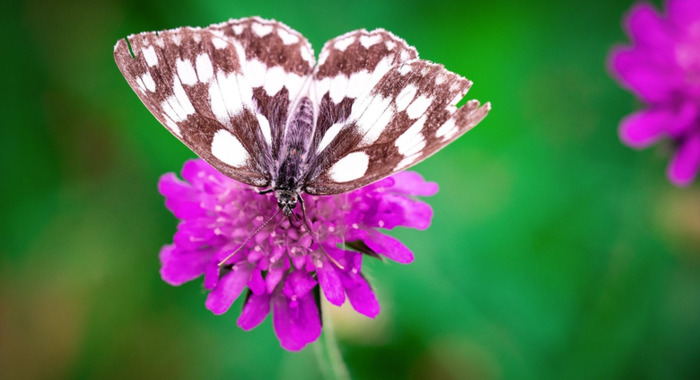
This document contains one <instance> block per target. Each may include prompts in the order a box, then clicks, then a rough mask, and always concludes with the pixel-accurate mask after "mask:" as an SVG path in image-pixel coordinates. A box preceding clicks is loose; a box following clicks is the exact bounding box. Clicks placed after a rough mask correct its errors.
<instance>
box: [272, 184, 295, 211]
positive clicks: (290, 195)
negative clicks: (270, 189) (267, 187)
mask: <svg viewBox="0 0 700 380" xmlns="http://www.w3.org/2000/svg"><path fill="white" fill-rule="evenodd" d="M275 196H276V197H277V204H278V205H279V208H280V209H282V212H284V215H285V216H289V215H291V214H292V211H293V210H294V208H295V207H297V193H296V192H294V191H289V190H276V191H275Z"/></svg>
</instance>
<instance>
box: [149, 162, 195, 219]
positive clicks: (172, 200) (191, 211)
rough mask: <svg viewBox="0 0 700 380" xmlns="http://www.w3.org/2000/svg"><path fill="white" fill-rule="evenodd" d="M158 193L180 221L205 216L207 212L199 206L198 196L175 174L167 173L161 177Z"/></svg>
mask: <svg viewBox="0 0 700 380" xmlns="http://www.w3.org/2000/svg"><path fill="white" fill-rule="evenodd" d="M158 192H159V193H161V194H162V195H163V196H164V197H165V207H167V208H168V210H170V211H171V212H172V213H173V215H175V217H176V218H178V219H187V218H195V217H198V216H203V215H205V211H204V210H203V209H202V207H200V205H199V197H198V194H197V193H196V192H195V191H194V190H193V189H192V188H191V187H190V185H189V184H188V183H186V182H183V181H181V180H179V179H178V178H177V176H175V174H174V173H166V174H163V175H162V176H161V177H160V179H159V180H158Z"/></svg>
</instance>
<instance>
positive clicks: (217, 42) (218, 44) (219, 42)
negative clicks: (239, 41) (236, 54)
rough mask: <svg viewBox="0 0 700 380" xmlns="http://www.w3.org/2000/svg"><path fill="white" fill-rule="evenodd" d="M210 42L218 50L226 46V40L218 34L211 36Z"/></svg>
mask: <svg viewBox="0 0 700 380" xmlns="http://www.w3.org/2000/svg"><path fill="white" fill-rule="evenodd" d="M211 43H212V45H214V48H215V49H218V50H221V49H224V48H226V46H228V42H226V40H224V39H223V38H221V37H218V36H212V38H211Z"/></svg>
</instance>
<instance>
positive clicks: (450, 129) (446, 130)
mask: <svg viewBox="0 0 700 380" xmlns="http://www.w3.org/2000/svg"><path fill="white" fill-rule="evenodd" d="M455 132H457V127H456V126H455V120H454V119H453V118H451V119H449V120H447V121H446V122H445V124H443V125H441V126H440V128H438V129H437V131H435V136H437V137H443V138H446V139H449V138H450V137H452V136H453V135H454V134H455Z"/></svg>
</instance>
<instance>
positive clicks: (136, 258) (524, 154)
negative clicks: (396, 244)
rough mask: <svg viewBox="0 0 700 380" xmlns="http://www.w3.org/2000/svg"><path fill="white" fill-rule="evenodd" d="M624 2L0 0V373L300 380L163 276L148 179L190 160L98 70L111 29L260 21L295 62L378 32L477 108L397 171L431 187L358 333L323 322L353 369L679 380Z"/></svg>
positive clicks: (116, 76) (671, 230)
mask: <svg viewBox="0 0 700 380" xmlns="http://www.w3.org/2000/svg"><path fill="white" fill-rule="evenodd" d="M630 5H631V2H629V1H610V2H597V4H593V3H591V2H560V1H554V0H552V1H537V2H522V1H507V2H485V1H455V2H448V1H442V0H434V1H430V2H418V1H405V0H403V1H400V0H389V1H382V2H379V1H369V0H359V1H354V2H337V3H336V2H327V3H317V2H314V1H302V0H298V1H274V2H262V1H250V2H245V3H239V2H231V1H223V0H206V1H186V2H182V3H179V4H173V3H172V2H171V1H165V0H151V1H148V2H137V1H127V2H123V3H118V2H116V1H106V2H90V1H87V0H66V1H62V2H54V3H50V4H47V3H46V2H42V1H38V0H28V1H25V2H24V3H21V4H19V3H17V4H15V3H14V2H7V3H5V4H3V5H1V6H0V8H1V9H0V11H2V13H1V14H3V22H2V23H0V25H1V26H0V27H1V28H3V29H2V33H1V34H2V36H3V38H4V39H5V40H4V43H3V47H4V51H5V53H4V54H3V65H4V66H3V67H5V70H3V73H2V74H3V85H2V99H1V100H2V101H1V102H0V104H1V105H0V107H2V108H0V110H1V111H2V118H3V123H2V132H3V136H2V138H1V139H0V162H2V165H3V166H2V177H3V179H2V181H0V210H2V211H0V215H1V218H0V241H2V246H1V247H0V371H1V372H2V373H3V374H4V375H5V376H3V377H4V378H53V377H58V378H76V377H81V378H154V377H160V378H169V379H172V378H318V377H320V376H321V370H320V369H319V367H318V364H317V363H316V359H315V357H314V352H313V348H310V349H307V350H306V351H304V352H302V353H288V352H285V351H283V350H282V349H281V348H279V344H278V342H277V340H276V339H275V337H274V335H273V331H272V326H271V323H270V320H269V318H268V320H267V321H266V322H265V323H264V324H263V326H261V327H260V328H257V329H255V330H254V331H251V332H243V331H241V330H240V329H238V328H237V327H236V324H235V321H236V318H237V314H238V310H240V306H241V303H240V301H239V302H237V303H236V304H235V305H234V307H233V308H232V310H231V312H229V313H228V314H226V315H224V316H219V317H217V316H214V315H212V314H211V313H210V312H209V311H207V310H206V309H205V308H204V298H205V297H204V292H203V291H202V289H201V285H200V284H199V283H196V282H193V283H190V284H186V285H183V286H182V287H179V288H174V287H171V286H169V285H167V284H165V283H164V282H162V281H161V280H160V278H159V275H158V269H159V263H158V258H157V253H158V250H159V248H160V246H161V245H163V244H165V243H168V242H170V241H171V239H172V234H173V232H174V231H175V225H176V221H175V220H174V218H173V217H172V216H171V215H170V214H169V213H168V211H167V210H166V209H165V208H164V206H163V200H162V198H161V197H160V195H158V193H157V191H156V183H157V180H158V177H159V175H161V174H162V173H165V172H168V171H177V170H179V168H180V167H181V165H182V163H183V161H184V160H185V159H187V158H189V157H192V156H193V154H192V153H191V152H189V151H188V150H187V148H185V147H184V146H183V145H182V144H180V143H179V142H177V140H175V139H174V138H172V137H171V136H170V135H169V133H168V132H167V131H166V130H165V129H164V128H161V127H160V126H159V125H158V123H157V122H156V120H155V119H154V118H153V117H152V116H151V115H150V114H149V113H148V111H147V110H146V108H145V107H143V106H142V105H141V103H140V102H139V100H138V99H137V97H136V96H135V95H134V94H133V92H132V91H131V89H130V88H129V87H128V85H127V84H126V82H125V81H124V79H123V78H122V77H121V74H120V73H119V71H118V69H117V67H116V65H115V64H114V62H113V59H112V46H113V45H114V43H115V42H116V41H117V40H118V39H119V38H122V37H124V36H126V35H127V34H131V33H135V32H139V31H142V30H158V29H165V28H173V27H177V26H181V25H199V26H205V25H208V24H210V23H214V22H220V21H223V20H225V19H228V18H239V17H245V16H250V15H260V16H263V17H266V18H275V19H278V20H280V21H283V22H285V23H286V24H288V25H290V26H291V27H293V28H295V29H297V30H299V31H300V32H302V33H303V34H304V35H306V36H307V37H308V38H309V39H310V40H311V42H312V44H313V45H314V46H315V47H316V49H317V50H318V49H319V48H320V47H321V46H322V44H323V42H324V41H325V40H327V39H330V38H332V37H334V36H336V35H338V34H341V33H344V32H346V31H349V30H352V29H357V28H367V29H372V28H375V27H383V28H386V29H388V30H391V31H392V32H394V33H395V34H397V35H399V36H401V37H403V38H405V39H406V40H407V41H408V42H409V43H410V44H413V45H414V46H416V47H417V49H418V51H419V52H420V54H421V56H422V57H423V58H425V59H429V60H433V61H436V62H440V63H443V64H444V65H445V66H446V67H447V68H448V69H450V70H452V71H455V72H457V73H460V74H463V75H464V76H466V77H468V78H469V79H471V80H473V81H474V83H475V84H474V87H473V88H472V90H471V91H470V93H469V94H468V97H469V98H478V99H480V100H482V101H486V100H488V101H491V102H492V104H493V111H492V112H491V114H490V115H489V116H488V117H487V118H486V120H485V121H484V122H483V123H482V124H481V125H479V126H478V127H477V128H476V129H474V130H473V131H471V132H469V133H468V134H467V135H466V136H465V137H463V138H462V139H460V140H459V141H457V142H455V143H454V144H452V145H451V146H449V147H448V148H446V149H445V150H443V151H442V152H440V153H439V154H438V155H436V156H435V157H433V158H431V159H429V160H428V161H426V162H425V163H422V164H420V165H419V166H418V167H417V168H416V170H417V171H419V172H421V173H422V174H423V175H424V176H425V177H426V178H427V179H429V180H433V181H437V182H438V183H439V184H440V187H441V191H440V193H438V195H437V196H435V197H433V198H432V199H429V202H430V203H431V204H432V206H433V208H434V212H435V217H434V222H433V225H432V227H431V228H430V229H429V230H427V231H424V232H410V233H409V232H408V231H396V233H395V236H398V237H400V238H401V239H402V241H404V242H405V243H406V244H407V245H408V246H409V247H411V248H412V249H413V250H414V252H415V254H416V261H415V263H413V264H411V265H409V266H401V265H398V264H388V263H382V262H378V261H367V262H366V267H367V268H368V271H369V274H370V276H371V277H372V281H373V285H374V288H375V289H376V290H377V292H378V294H379V297H380V302H381V304H382V306H383V310H382V313H381V314H380V316H379V317H378V318H377V320H375V321H368V320H366V319H364V318H363V317H360V316H355V315H353V313H351V312H350V313H348V312H346V310H340V311H337V312H334V314H333V318H334V321H335V323H334V324H335V329H336V332H337V334H338V339H339V343H340V349H341V351H342V352H343V355H344V357H345V361H346V363H347V365H348V367H349V369H350V372H351V374H352V375H353V376H354V378H392V377H396V378H476V379H497V378H506V379H560V378H566V379H578V378H580V379H591V378H596V379H606V378H659V379H668V378H698V377H699V376H700V364H698V363H700V344H699V342H700V255H699V254H698V252H699V251H700V250H699V249H698V247H700V216H699V214H698V210H700V207H699V206H700V191H699V190H698V185H697V184H695V185H693V186H691V187H689V188H686V189H677V188H674V187H672V186H671V185H670V184H669V183H668V182H667V181H666V179H665V177H664V170H665V164H666V162H667V161H668V157H667V152H666V151H665V150H664V148H663V147H659V148H651V149H648V150H645V151H641V152H637V151H634V150H632V149H630V148H627V147H625V146H623V145H621V143H620V142H619V140H618V137H617V125H618V122H619V120H620V119H621V118H622V117H623V116H624V115H626V114H628V113H630V112H631V111H633V110H634V109H636V108H637V107H638V105H637V104H635V101H634V99H633V97H632V95H631V94H629V93H627V92H626V91H624V90H622V89H620V88H619V87H618V86H617V85H616V83H614V82H613V80H612V79H610V77H609V76H608V74H607V72H606V68H605V60H606V55H607V53H608V51H609V49H610V47H611V46H612V45H613V44H615V43H623V42H625V41H626V37H625V35H624V33H623V31H622V28H621V25H620V23H621V21H620V20H621V16H622V14H623V13H624V12H625V11H626V10H627V9H628V8H629V6H630Z"/></svg>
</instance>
